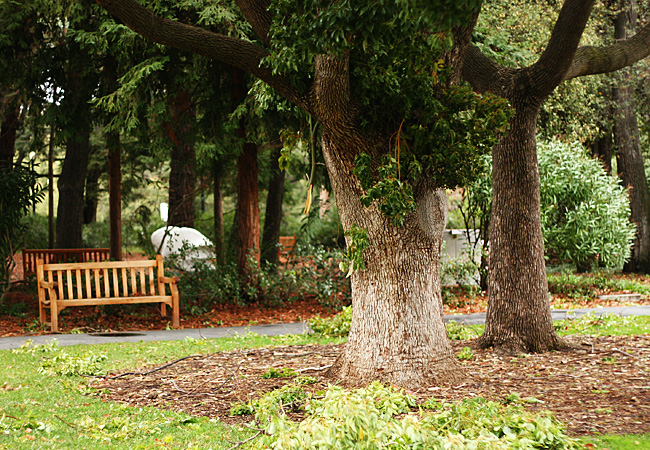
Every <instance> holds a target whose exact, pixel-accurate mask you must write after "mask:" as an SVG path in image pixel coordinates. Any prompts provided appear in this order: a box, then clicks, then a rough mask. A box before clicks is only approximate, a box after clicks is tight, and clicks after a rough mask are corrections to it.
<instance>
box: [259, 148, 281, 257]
mask: <svg viewBox="0 0 650 450" xmlns="http://www.w3.org/2000/svg"><path fill="white" fill-rule="evenodd" d="M281 150H282V149H281V148H280V147H277V148H274V149H272V151H271V155H270V171H271V176H270V178H269V189H268V194H267V196H266V210H265V212H264V230H263V232H262V255H261V258H262V261H263V262H264V264H267V265H272V266H277V265H278V263H279V262H280V261H279V255H278V242H279V239H280V225H281V224H282V198H283V197H284V175H285V172H284V170H280V164H279V159H280V155H281Z"/></svg>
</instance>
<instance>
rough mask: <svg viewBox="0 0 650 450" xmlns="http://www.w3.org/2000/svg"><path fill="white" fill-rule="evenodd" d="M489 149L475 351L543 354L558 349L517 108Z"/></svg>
mask: <svg viewBox="0 0 650 450" xmlns="http://www.w3.org/2000/svg"><path fill="white" fill-rule="evenodd" d="M515 108H516V112H515V115H514V116H513V118H512V119H511V121H510V129H509V131H508V134H507V135H506V136H505V137H504V138H502V139H501V141H500V142H499V143H498V144H497V145H496V146H495V147H494V149H493V151H492V155H493V169H492V183H493V188H492V189H493V197H492V223H491V227H490V275H489V277H490V282H489V289H488V295H489V302H488V309H487V316H486V322H485V324H486V325H485V332H484V333H483V335H482V336H481V337H480V338H479V340H478V344H479V345H480V346H481V347H484V348H485V347H491V346H494V347H497V348H498V349H499V350H501V351H504V352H508V353H522V352H543V351H548V350H553V349H557V348H559V347H560V346H561V345H562V344H561V341H560V339H559V338H558V336H557V334H556V332H555V329H554V328H553V322H552V320H551V313H550V305H549V298H548V285H547V280H546V264H545V261H544V246H543V239H542V225H541V215H540V199H539V171H538V165H537V144H536V131H537V128H536V122H537V115H538V112H539V106H529V105H526V104H524V105H522V106H519V107H515Z"/></svg>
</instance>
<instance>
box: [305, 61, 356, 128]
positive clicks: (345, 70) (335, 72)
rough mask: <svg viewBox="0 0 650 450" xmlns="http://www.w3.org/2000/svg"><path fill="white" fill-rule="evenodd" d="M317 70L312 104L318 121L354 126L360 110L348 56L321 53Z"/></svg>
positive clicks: (325, 124) (324, 123)
mask: <svg viewBox="0 0 650 450" xmlns="http://www.w3.org/2000/svg"><path fill="white" fill-rule="evenodd" d="M315 73H316V74H317V75H316V78H315V79H314V91H313V99H314V100H313V106H314V110H315V111H316V116H317V117H318V119H319V121H321V123H322V124H323V125H324V126H327V125H328V124H333V123H338V124H346V126H352V124H353V123H354V121H355V117H356V114H357V112H358V111H357V108H355V107H354V104H353V102H352V100H351V98H352V93H351V87H350V60H349V56H348V55H347V54H346V55H344V56H343V57H341V58H338V57H336V56H331V55H319V56H317V57H316V70H315Z"/></svg>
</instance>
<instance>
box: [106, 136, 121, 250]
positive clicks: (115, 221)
mask: <svg viewBox="0 0 650 450" xmlns="http://www.w3.org/2000/svg"><path fill="white" fill-rule="evenodd" d="M106 147H107V148H108V216H109V226H110V244H109V248H110V255H111V259H114V260H115V261H121V260H122V160H121V152H122V145H121V142H120V134H119V133H116V132H110V133H107V134H106Z"/></svg>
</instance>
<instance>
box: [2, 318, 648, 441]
mask: <svg viewBox="0 0 650 450" xmlns="http://www.w3.org/2000/svg"><path fill="white" fill-rule="evenodd" d="M558 329H559V330H560V331H561V332H562V333H564V334H567V333H576V332H578V333H581V334H638V333H649V332H650V318H648V317H642V318H629V319H628V318H620V317H614V316H613V317H606V318H603V319H596V318H593V317H591V318H589V317H588V318H585V319H578V320H572V321H566V322H561V323H558ZM456 331H457V332H459V330H456ZM476 332H480V327H473V328H472V329H471V333H465V335H466V334H470V335H471V334H472V333H476ZM461 334H462V333H461ZM343 339H344V338H328V337H319V336H306V335H292V336H280V337H263V336H258V335H255V334H253V333H249V334H246V335H242V336H235V337H232V338H224V339H215V340H198V339H189V338H188V339H185V340H183V341H171V342H153V343H152V342H140V343H123V344H103V345H92V346H72V347H62V348H59V347H57V346H56V345H52V344H48V345H45V346H36V347H33V346H32V347H27V348H24V349H21V350H18V351H0V449H1V450H22V449H75V450H78V449H98V448H111V449H154V448H156V449H157V448H169V449H201V450H208V449H230V448H232V447H233V445H234V444H232V443H230V442H229V441H239V440H242V439H245V438H246V437H249V436H252V435H253V434H254V432H253V431H251V430H249V429H246V428H240V427H231V426H228V425H224V424H222V423H220V422H218V421H214V420H210V419H206V418H196V417H191V416H188V415H186V414H179V413H174V412H170V411H164V410H159V409H154V408H134V407H129V406H124V405H120V404H115V403H109V402H104V401H102V400H100V398H99V397H98V396H96V395H92V394H93V392H94V391H93V389H92V388H91V387H90V384H91V380H92V378H91V377H92V375H100V374H106V373H108V372H114V371H120V370H124V369H130V370H133V369H138V368H141V367H144V366H158V365H162V364H164V363H165V362H168V361H172V360H174V359H177V358H180V357H183V356H187V355H193V354H210V353H214V352H217V351H229V350H234V349H240V348H241V349H244V348H256V347H262V346H273V345H293V344H296V345H297V344H308V343H320V344H324V343H329V342H340V341H341V340H343ZM79 373H82V374H85V376H79V375H78V374H79ZM580 445H581V446H584V447H582V448H587V449H589V448H592V449H609V450H619V449H620V450H628V449H638V450H641V449H650V435H643V436H622V437H618V436H604V437H601V438H599V439H583V440H581V442H580Z"/></svg>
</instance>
